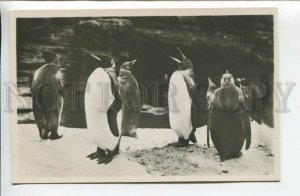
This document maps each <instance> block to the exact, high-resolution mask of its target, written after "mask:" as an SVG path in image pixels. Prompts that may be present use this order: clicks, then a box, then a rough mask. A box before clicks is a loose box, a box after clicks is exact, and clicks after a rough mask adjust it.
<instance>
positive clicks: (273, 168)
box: [7, 8, 280, 184]
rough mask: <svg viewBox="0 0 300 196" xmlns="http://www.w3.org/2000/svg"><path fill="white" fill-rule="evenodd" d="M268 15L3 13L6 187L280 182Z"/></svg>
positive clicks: (272, 14) (267, 11) (273, 29)
mask: <svg viewBox="0 0 300 196" xmlns="http://www.w3.org/2000/svg"><path fill="white" fill-rule="evenodd" d="M276 13H277V12H276V9H273V8H264V9H262V8H251V9H245V8H234V9H152V10H151V9H149V10H145V9H143V10H142V9H136V10H121V9H118V10H117V9H116V10H107V9H106V10H105V9H103V10H73V11H71V10H55V11H49V10H34V11H21V10H20V11H17V10H15V11H11V12H10V68H11V70H10V73H11V84H10V85H8V86H7V87H8V90H9V91H8V92H10V93H11V95H10V97H11V100H10V101H11V108H9V109H10V110H9V111H11V129H10V131H11V137H12V138H11V139H12V183H15V184H16V183H112V182H116V183H118V182H135V183H136V182H212V181H279V180H280V175H279V162H280V154H279V141H280V139H279V131H280V130H279V119H278V114H277V113H276V112H275V110H274V108H275V105H276V103H277V101H276V100H275V96H274V86H273V85H274V82H275V81H277V80H276V79H277V77H278V73H279V70H278V59H277V55H278V54H277V15H276Z"/></svg>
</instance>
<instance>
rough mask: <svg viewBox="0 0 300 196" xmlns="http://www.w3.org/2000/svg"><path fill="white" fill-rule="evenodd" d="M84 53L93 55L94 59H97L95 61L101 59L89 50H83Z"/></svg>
mask: <svg viewBox="0 0 300 196" xmlns="http://www.w3.org/2000/svg"><path fill="white" fill-rule="evenodd" d="M83 52H84V53H86V54H88V55H90V56H91V57H93V58H94V59H95V60H97V61H99V62H100V61H101V58H99V57H98V56H96V55H95V54H94V53H93V52H91V51H87V50H86V51H83Z"/></svg>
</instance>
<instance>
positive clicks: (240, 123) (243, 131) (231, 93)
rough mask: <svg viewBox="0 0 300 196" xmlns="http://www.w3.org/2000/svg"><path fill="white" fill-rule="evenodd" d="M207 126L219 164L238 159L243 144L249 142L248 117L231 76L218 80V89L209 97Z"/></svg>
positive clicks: (246, 147)
mask: <svg viewBox="0 0 300 196" xmlns="http://www.w3.org/2000/svg"><path fill="white" fill-rule="evenodd" d="M208 127H209V131H210V133H211V139H212V141H213V143H214V145H215V147H216V149H217V151H218V152H219V155H220V159H221V161H224V160H227V159H230V158H236V157H239V156H240V154H241V149H242V147H243V144H244V141H245V140H246V146H245V149H246V150H247V149H249V147H250V143H251V127H250V119H249V115H248V113H247V112H246V110H245V104H244V99H243V95H242V92H241V90H240V89H239V88H238V87H236V86H235V85H234V82H233V77H232V75H231V74H229V73H226V74H224V75H223V77H222V81H221V87H220V88H218V89H216V90H215V91H214V95H213V97H212V98H211V103H210V108H209V115H208Z"/></svg>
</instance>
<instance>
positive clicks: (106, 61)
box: [83, 50, 116, 70]
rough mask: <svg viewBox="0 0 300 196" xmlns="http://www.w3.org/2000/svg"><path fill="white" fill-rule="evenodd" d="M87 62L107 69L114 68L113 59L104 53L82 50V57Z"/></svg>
mask: <svg viewBox="0 0 300 196" xmlns="http://www.w3.org/2000/svg"><path fill="white" fill-rule="evenodd" d="M83 59H84V60H85V61H86V62H87V63H88V64H91V65H93V66H95V67H101V68H104V69H108V70H110V69H111V70H114V69H115V66H116V65H115V61H114V60H113V58H112V57H110V56H108V55H106V54H95V53H94V52H91V51H87V50H86V51H84V58H83Z"/></svg>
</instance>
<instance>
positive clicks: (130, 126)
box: [118, 60, 142, 137]
mask: <svg viewBox="0 0 300 196" xmlns="http://www.w3.org/2000/svg"><path fill="white" fill-rule="evenodd" d="M136 61H137V60H133V61H131V62H125V63H123V64H122V65H121V67H120V73H119V77H118V81H119V84H120V94H121V97H122V100H123V107H122V112H123V116H122V135H123V136H130V137H137V134H136V129H137V127H138V124H139V121H140V111H141V109H142V101H141V95H140V91H139V86H138V83H137V81H136V79H135V77H134V76H133V75H132V73H131V71H132V67H133V65H134V64H135V63H136Z"/></svg>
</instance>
